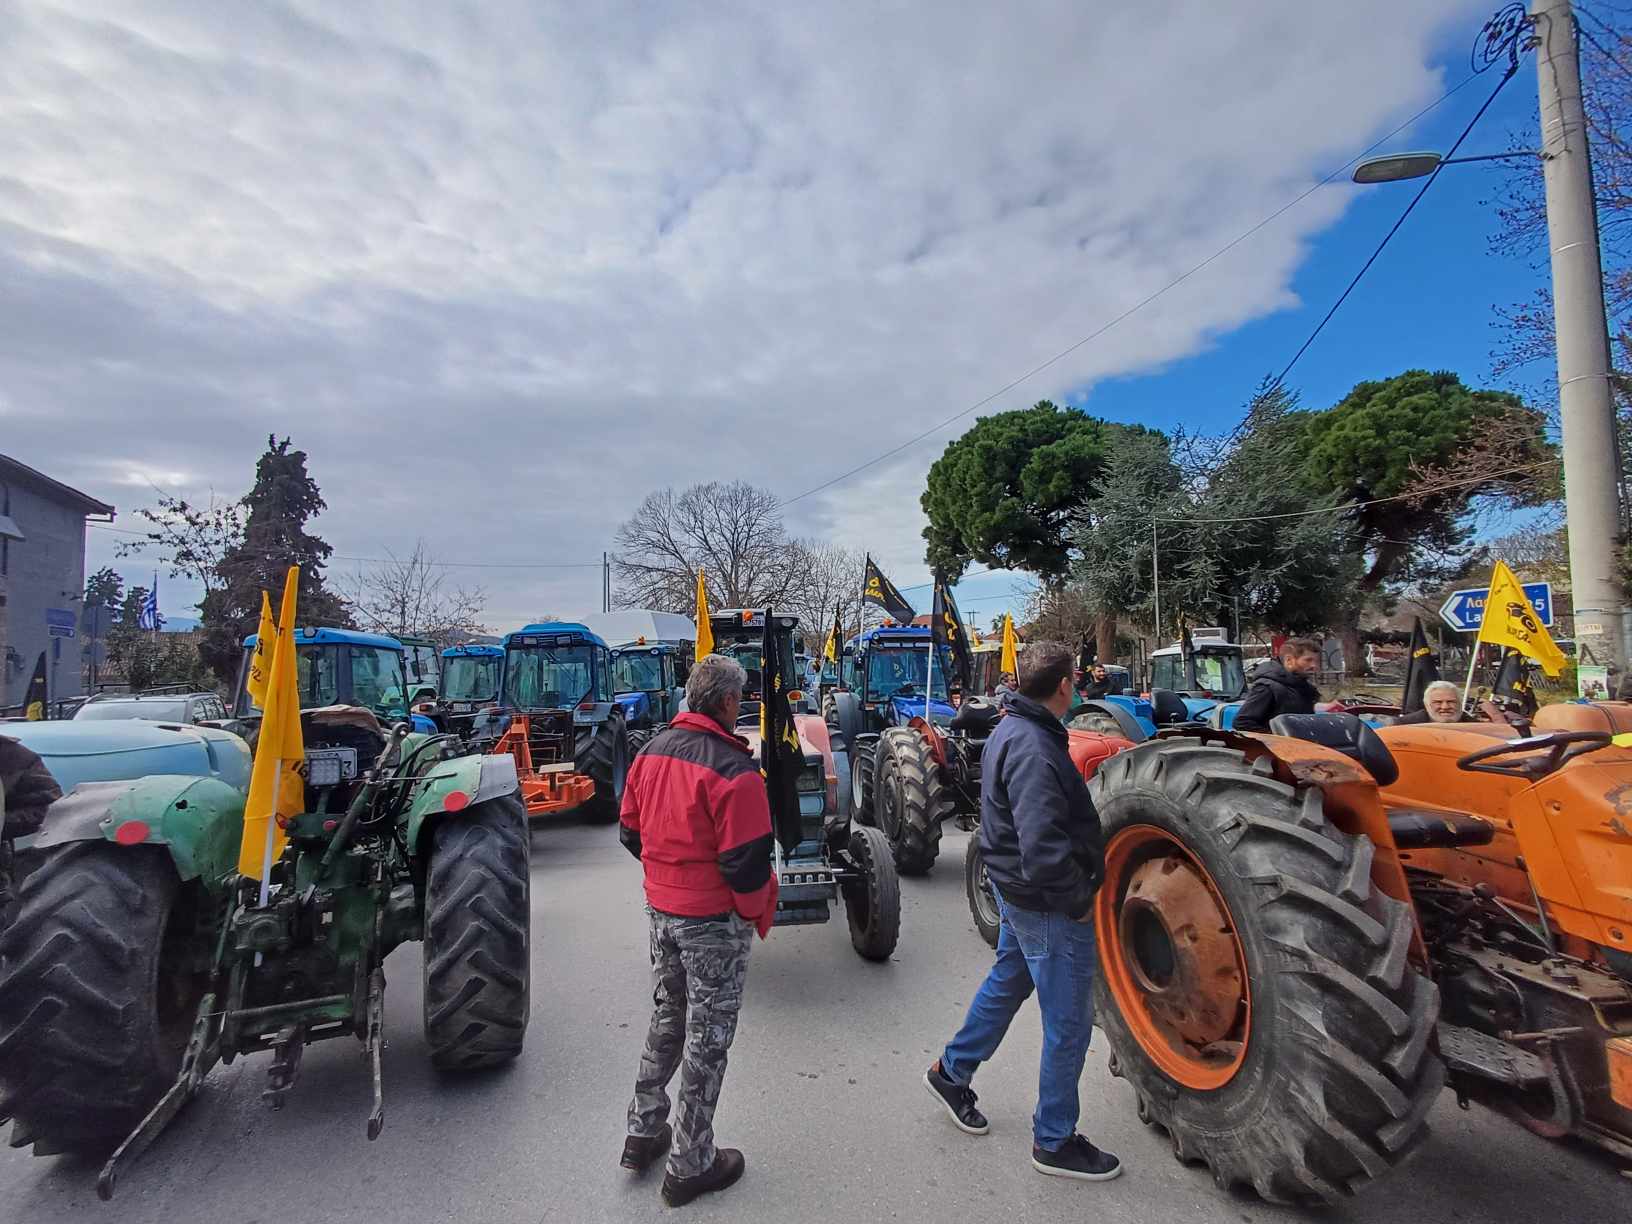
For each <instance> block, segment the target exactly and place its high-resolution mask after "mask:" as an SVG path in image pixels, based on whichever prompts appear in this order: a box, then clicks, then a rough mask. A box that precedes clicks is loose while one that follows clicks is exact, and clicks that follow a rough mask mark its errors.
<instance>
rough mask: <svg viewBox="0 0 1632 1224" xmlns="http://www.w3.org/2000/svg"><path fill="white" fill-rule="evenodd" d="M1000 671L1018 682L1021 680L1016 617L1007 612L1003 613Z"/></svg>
mask: <svg viewBox="0 0 1632 1224" xmlns="http://www.w3.org/2000/svg"><path fill="white" fill-rule="evenodd" d="M998 670H999V671H1006V672H1008V673H1009V675H1011V676H1013V677H1014V678H1015V679H1016V680H1018V679H1019V678H1020V647H1019V643H1018V642H1016V641H1015V637H1014V617H1012V616H1010V615H1009V614H1008V613H1007V612H1005V613H1003V658H1002V659H1001V660H1000V661H999V663H998Z"/></svg>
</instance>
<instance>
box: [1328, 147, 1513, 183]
mask: <svg viewBox="0 0 1632 1224" xmlns="http://www.w3.org/2000/svg"><path fill="white" fill-rule="evenodd" d="M1540 156H1541V150H1539V149H1515V150H1513V151H1512V152H1511V153H1481V154H1480V155H1479V156H1477V157H1441V156H1440V155H1439V154H1438V153H1385V154H1384V155H1383V156H1382V157H1368V158H1366V160H1365V161H1363V162H1361V163H1360V164H1359V165H1358V166H1356V167H1355V168H1354V176H1353V177H1354V181H1355V182H1357V183H1368V184H1369V183H1403V182H1405V181H1406V180H1407V179H1419V178H1426V177H1427V176H1428V175H1430V174H1432V173H1433V172H1434V171H1435V170H1438V169H1439V168H1440V167H1441V166H1460V165H1461V164H1462V163H1463V162H1479V161H1501V160H1503V159H1504V158H1514V157H1540Z"/></svg>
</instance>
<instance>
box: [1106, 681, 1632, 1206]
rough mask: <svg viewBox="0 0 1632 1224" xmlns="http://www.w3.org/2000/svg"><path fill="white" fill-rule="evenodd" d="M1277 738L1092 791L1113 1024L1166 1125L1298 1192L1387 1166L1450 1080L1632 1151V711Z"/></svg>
mask: <svg viewBox="0 0 1632 1224" xmlns="http://www.w3.org/2000/svg"><path fill="white" fill-rule="evenodd" d="M1271 727H1272V731H1273V732H1274V733H1273V734H1268V735H1262V736H1254V735H1239V734H1235V733H1233V732H1227V731H1220V730H1214V729H1210V728H1195V727H1189V728H1181V729H1175V730H1172V731H1164V732H1162V733H1161V734H1159V735H1158V736H1157V737H1156V738H1154V739H1152V740H1150V741H1147V742H1146V743H1143V744H1141V745H1139V746H1138V747H1136V748H1132V749H1130V750H1128V751H1125V752H1121V753H1118V754H1116V755H1114V756H1111V757H1110V758H1109V759H1108V760H1105V761H1103V762H1101V763H1100V765H1099V768H1098V770H1097V772H1096V774H1095V776H1094V778H1093V780H1092V782H1091V783H1090V786H1091V788H1092V791H1093V795H1094V800H1095V803H1096V805H1097V807H1098V810H1099V814H1100V819H1101V821H1102V823H1103V827H1104V833H1105V860H1106V864H1105V878H1104V883H1103V885H1102V887H1101V889H1100V893H1099V896H1098V899H1097V901H1096V910H1095V923H1096V931H1097V934H1098V937H1099V947H1100V962H1101V973H1100V975H1099V981H1098V986H1097V990H1098V997H1097V1000H1096V1003H1097V1008H1096V1019H1097V1021H1098V1023H1100V1024H1101V1026H1102V1027H1103V1028H1104V1030H1105V1033H1106V1036H1107V1037H1108V1039H1109V1042H1110V1047H1111V1070H1112V1072H1113V1073H1114V1074H1116V1075H1119V1076H1121V1077H1123V1078H1126V1079H1127V1080H1128V1081H1129V1082H1130V1083H1131V1084H1132V1086H1133V1088H1134V1092H1135V1096H1136V1103H1137V1107H1138V1112H1139V1116H1140V1118H1141V1119H1143V1120H1144V1121H1146V1122H1148V1123H1150V1124H1152V1125H1155V1126H1157V1127H1160V1128H1162V1129H1163V1130H1165V1131H1166V1132H1167V1134H1168V1136H1169V1137H1170V1139H1171V1141H1172V1144H1173V1150H1174V1154H1175V1155H1176V1156H1177V1157H1179V1159H1181V1160H1183V1161H1186V1162H1190V1163H1201V1164H1205V1165H1207V1166H1209V1167H1210V1169H1211V1170H1212V1175H1213V1178H1214V1180H1215V1181H1216V1182H1217V1183H1218V1184H1219V1185H1220V1186H1221V1187H1228V1186H1232V1185H1246V1186H1250V1187H1253V1188H1255V1189H1256V1190H1257V1191H1258V1193H1259V1194H1260V1195H1262V1196H1263V1197H1264V1198H1266V1199H1269V1200H1272V1201H1277V1202H1284V1201H1310V1200H1316V1201H1332V1200H1336V1199H1339V1198H1342V1197H1344V1196H1346V1195H1349V1194H1353V1193H1355V1192H1356V1191H1358V1190H1360V1189H1362V1188H1363V1187H1364V1186H1366V1185H1367V1184H1368V1183H1370V1182H1371V1181H1372V1180H1374V1179H1376V1178H1378V1177H1380V1176H1382V1175H1383V1174H1385V1173H1386V1172H1388V1171H1389V1170H1390V1169H1391V1168H1393V1167H1394V1166H1395V1165H1396V1164H1398V1163H1399V1162H1400V1161H1401V1160H1402V1159H1404V1158H1405V1157H1406V1156H1407V1155H1408V1154H1410V1153H1411V1152H1412V1151H1413V1150H1414V1149H1416V1148H1417V1147H1418V1146H1419V1145H1420V1144H1421V1143H1422V1142H1423V1140H1424V1138H1425V1137H1426V1135H1427V1129H1428V1127H1427V1117H1428V1113H1429V1110H1430V1109H1431V1108H1432V1106H1433V1105H1434V1103H1435V1101H1436V1100H1437V1098H1438V1097H1439V1094H1440V1092H1441V1090H1442V1088H1444V1087H1446V1086H1449V1087H1450V1088H1451V1089H1452V1090H1453V1091H1454V1092H1455V1093H1456V1095H1457V1099H1458V1101H1459V1102H1460V1103H1462V1104H1463V1105H1467V1104H1469V1103H1471V1102H1480V1103H1482V1104H1486V1105H1489V1106H1492V1107H1495V1108H1496V1109H1499V1110H1501V1111H1502V1112H1504V1113H1506V1114H1508V1115H1510V1116H1511V1117H1513V1118H1515V1119H1516V1120H1518V1121H1519V1122H1521V1123H1522V1124H1523V1125H1525V1126H1527V1127H1529V1128H1530V1129H1531V1130H1533V1131H1535V1132H1537V1133H1538V1134H1541V1135H1544V1136H1548V1137H1552V1138H1562V1137H1564V1136H1566V1135H1570V1136H1575V1137H1577V1138H1579V1139H1582V1140H1586V1141H1588V1142H1591V1143H1594V1144H1597V1145H1599V1146H1600V1147H1602V1148H1604V1149H1607V1150H1608V1151H1609V1152H1611V1153H1613V1154H1615V1155H1617V1156H1619V1157H1621V1158H1623V1159H1632V746H1623V745H1622V744H1621V743H1617V742H1616V737H1617V736H1618V735H1621V734H1623V733H1627V732H1632V705H1626V704H1620V703H1601V704H1596V705H1588V704H1584V703H1571V704H1568V705H1561V706H1550V707H1547V708H1545V709H1543V710H1542V711H1541V712H1540V714H1538V715H1537V717H1536V719H1535V722H1534V724H1533V725H1531V726H1523V727H1514V726H1509V725H1506V724H1498V723H1459V724H1425V725H1419V726H1398V727H1386V728H1383V729H1381V730H1380V731H1374V730H1372V729H1371V728H1370V727H1367V726H1366V725H1365V724H1363V723H1361V722H1360V721H1359V719H1357V718H1355V717H1354V716H1353V715H1350V714H1313V715H1297V716H1288V717H1284V718H1279V719H1276V720H1275V722H1274V723H1272V724H1271ZM1625 742H1626V744H1628V745H1632V736H1629V737H1628V738H1627V739H1626V741H1625Z"/></svg>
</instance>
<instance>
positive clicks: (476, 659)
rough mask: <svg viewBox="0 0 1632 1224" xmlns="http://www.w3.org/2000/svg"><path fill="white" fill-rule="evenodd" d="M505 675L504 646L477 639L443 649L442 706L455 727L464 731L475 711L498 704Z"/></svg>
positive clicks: (450, 723)
mask: <svg viewBox="0 0 1632 1224" xmlns="http://www.w3.org/2000/svg"><path fill="white" fill-rule="evenodd" d="M503 674H504V648H503V647H502V646H489V645H485V644H483V643H479V642H476V643H467V644H465V645H461V646H450V647H449V648H448V649H447V650H444V651H443V652H442V671H441V675H440V677H439V679H440V687H441V698H442V700H441V707H442V713H443V717H444V718H446V719H447V720H448V722H449V725H450V727H451V728H452V729H455V730H458V731H460V732H463V731H465V730H466V729H468V728H469V726H470V723H471V720H472V719H473V718H474V717H475V715H476V711H478V710H481V709H485V708H486V707H487V706H490V705H495V704H497V702H498V700H499V681H500V678H501V677H502V675H503Z"/></svg>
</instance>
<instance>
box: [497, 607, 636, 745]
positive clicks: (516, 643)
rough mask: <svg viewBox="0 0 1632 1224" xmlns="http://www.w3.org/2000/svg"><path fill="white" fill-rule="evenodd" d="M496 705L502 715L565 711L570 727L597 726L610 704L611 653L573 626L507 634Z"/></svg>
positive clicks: (550, 625) (563, 624)
mask: <svg viewBox="0 0 1632 1224" xmlns="http://www.w3.org/2000/svg"><path fill="white" fill-rule="evenodd" d="M499 704H500V705H501V706H503V707H504V708H505V709H508V710H523V711H532V710H570V711H571V712H572V714H573V719H574V721H575V722H584V723H591V722H595V721H598V720H599V719H601V718H604V717H605V708H606V707H610V706H611V705H612V704H613V702H612V651H611V650H610V649H609V648H608V647H607V644H606V643H605V642H603V641H602V640H601V639H600V638H599V637H598V636H597V635H596V634H594V633H592V632H590V631H589V630H588V629H586V628H585V627H584V626H583V625H580V624H576V623H573V622H564V621H552V622H550V623H548V624H538V625H528V626H527V627H526V628H524V629H518V630H516V632H514V633H511V634H507V635H506V636H505V639H504V666H503V673H502V677H501V682H500V687H499Z"/></svg>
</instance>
